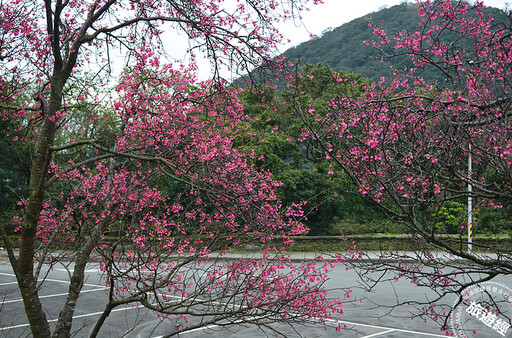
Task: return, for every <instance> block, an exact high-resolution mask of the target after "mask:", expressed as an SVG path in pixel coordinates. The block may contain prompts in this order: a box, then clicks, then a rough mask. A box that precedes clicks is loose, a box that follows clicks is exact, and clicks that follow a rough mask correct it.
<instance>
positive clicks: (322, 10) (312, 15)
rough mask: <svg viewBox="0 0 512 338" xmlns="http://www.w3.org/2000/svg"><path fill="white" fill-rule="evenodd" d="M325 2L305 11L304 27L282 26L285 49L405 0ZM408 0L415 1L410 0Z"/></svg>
mask: <svg viewBox="0 0 512 338" xmlns="http://www.w3.org/2000/svg"><path fill="white" fill-rule="evenodd" d="M324 2H325V3H324V4H323V5H317V6H312V7H311V9H310V10H309V11H307V12H303V15H302V16H303V20H302V21H303V24H304V27H297V26H295V25H294V24H293V23H291V22H288V23H287V24H286V25H284V26H283V27H281V28H280V31H281V32H282V33H283V35H284V36H285V37H288V39H290V40H292V42H291V43H290V45H289V46H286V47H284V49H283V51H284V50H286V49H288V48H289V47H291V46H294V45H297V44H299V43H301V42H304V41H307V40H308V39H309V36H310V33H312V34H315V35H320V34H321V33H322V31H323V30H325V29H326V28H329V27H333V28H336V27H339V26H341V25H343V24H344V23H346V22H349V21H352V20H354V19H357V18H360V17H362V16H364V15H366V14H368V13H371V12H376V11H378V10H379V9H381V8H383V7H391V6H394V5H398V4H400V3H402V2H403V0H359V1H358V0H355V1H354V0H324ZM408 2H413V1H411V0H409V1H408ZM507 2H512V0H487V1H486V0H484V4H485V5H486V6H492V7H496V8H500V9H505V8H506V6H507ZM306 28H307V30H306Z"/></svg>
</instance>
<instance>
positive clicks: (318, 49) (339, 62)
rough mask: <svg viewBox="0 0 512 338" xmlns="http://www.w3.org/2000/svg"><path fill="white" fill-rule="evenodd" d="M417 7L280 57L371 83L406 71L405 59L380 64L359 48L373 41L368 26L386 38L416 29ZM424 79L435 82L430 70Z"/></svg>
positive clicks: (349, 26)
mask: <svg viewBox="0 0 512 338" xmlns="http://www.w3.org/2000/svg"><path fill="white" fill-rule="evenodd" d="M418 7H419V5H418V4H417V3H402V4H400V5H396V6H393V7H390V8H385V9H382V10H379V11H377V12H373V13H370V14H367V15H365V16H363V17H361V18H358V19H355V20H352V21H350V22H348V23H345V24H343V25H342V26H340V27H337V28H334V29H327V30H325V31H324V33H323V34H322V36H320V37H313V38H311V39H310V40H309V41H307V42H304V43H301V44H300V45H298V46H295V47H292V48H290V49H288V50H286V51H285V52H284V53H283V55H284V56H285V57H286V58H287V59H292V60H299V59H300V64H301V65H304V64H308V63H309V64H317V63H323V64H326V65H329V66H331V67H332V68H333V69H334V70H345V71H349V72H352V73H359V74H361V75H363V76H364V77H366V78H372V79H375V80H378V79H380V78H381V77H383V76H384V77H389V76H390V75H391V74H392V71H391V69H390V66H391V65H393V66H394V67H395V68H397V69H403V68H404V67H410V66H411V61H410V59H409V58H407V57H402V58H396V59H394V60H393V62H392V63H391V62H390V61H386V60H384V61H383V62H381V61H380V57H378V54H377V52H376V51H375V50H373V49H372V48H371V47H369V46H366V45H364V44H363V41H365V40H372V39H373V38H374V35H373V28H370V27H369V26H368V24H369V22H372V23H373V24H374V25H375V26H378V27H379V28H382V29H384V30H385V31H386V33H387V34H388V36H393V35H394V33H395V32H398V31H400V30H403V29H407V30H413V29H415V28H416V27H418V23H419V17H418V12H417V11H418ZM485 11H486V12H487V13H489V14H491V15H492V16H493V17H494V19H495V23H496V22H508V20H509V18H508V16H507V14H506V13H505V12H504V11H502V10H499V9H496V8H492V7H487V8H486V9H485ZM421 75H422V76H423V77H425V78H426V79H431V80H432V79H438V77H439V74H437V72H436V71H435V70H434V69H425V70H423V72H422V74H421Z"/></svg>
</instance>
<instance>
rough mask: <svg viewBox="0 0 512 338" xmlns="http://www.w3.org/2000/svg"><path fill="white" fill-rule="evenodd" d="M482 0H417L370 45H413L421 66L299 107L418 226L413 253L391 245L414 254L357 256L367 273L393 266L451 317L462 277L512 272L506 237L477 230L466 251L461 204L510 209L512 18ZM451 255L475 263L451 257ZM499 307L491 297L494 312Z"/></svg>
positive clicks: (394, 211) (372, 190) (367, 188)
mask: <svg viewBox="0 0 512 338" xmlns="http://www.w3.org/2000/svg"><path fill="white" fill-rule="evenodd" d="M482 8H483V4H482V3H477V4H476V5H474V6H472V5H469V4H468V3H466V2H462V1H460V2H458V1H456V2H454V1H426V2H422V3H420V4H419V11H418V14H419V16H420V21H419V26H418V28H417V29H416V30H413V31H406V30H403V31H400V32H398V33H397V34H396V35H395V36H394V37H388V36H387V35H386V33H385V32H384V31H383V30H381V29H380V28H378V27H374V33H375V34H376V36H377V38H376V39H375V41H374V42H373V44H372V45H373V46H374V47H375V48H377V49H378V50H380V51H381V52H382V53H383V57H389V58H394V57H395V56H399V55H408V56H410V57H411V58H412V61H413V65H414V67H413V68H411V69H406V70H405V71H404V72H399V71H395V74H394V77H393V78H392V79H389V80H388V81H381V82H379V83H372V84H367V85H366V86H365V88H364V90H363V91H362V94H361V95H359V96H357V97H353V96H352V97H351V96H344V95H339V96H337V97H333V99H332V100H330V101H329V102H328V103H327V104H326V108H325V112H324V113H323V114H318V115H313V116H311V114H310V113H309V112H310V111H311V109H310V108H309V107H308V106H306V107H297V109H296V111H297V112H298V113H299V114H300V116H301V117H302V119H303V120H304V121H305V122H306V123H307V125H308V129H307V130H306V134H308V135H310V136H311V137H313V138H314V139H315V140H318V141H320V142H319V144H320V149H321V151H323V152H325V153H326V154H327V156H328V157H329V158H330V163H331V164H332V165H333V167H334V168H335V170H343V171H344V172H345V173H346V174H348V175H349V176H350V177H351V179H352V181H353V182H354V183H355V184H356V186H357V187H358V189H359V191H360V192H361V193H362V194H363V195H365V196H369V197H371V198H372V199H374V200H375V201H376V202H378V203H380V205H381V207H382V209H383V210H385V212H386V213H387V214H388V215H389V216H390V217H392V219H393V220H394V221H396V222H402V224H403V225H404V226H406V227H407V228H408V229H409V231H410V233H411V234H412V235H413V238H414V242H411V243H412V244H411V252H412V254H409V253H403V252H392V253H387V255H388V257H392V258H393V257H394V258H397V259H399V260H400V262H405V261H407V260H412V261H414V262H417V263H413V264H399V265H393V264H390V263H386V262H382V263H379V264H369V265H362V266H361V265H360V267H362V271H363V274H362V276H363V278H365V279H371V278H370V277H369V276H371V274H368V273H367V272H368V271H375V272H380V273H379V274H377V275H378V276H379V277H378V280H373V281H369V284H368V285H373V284H372V282H382V281H384V280H387V277H386V276H387V274H386V273H385V272H387V271H390V270H392V271H396V272H397V273H398V276H399V277H408V278H410V279H411V281H412V282H414V283H416V284H418V285H421V286H428V287H430V288H432V289H434V290H436V292H438V297H437V298H435V299H429V300H426V301H425V304H422V306H420V308H421V311H422V312H421V313H420V315H421V316H426V317H431V318H433V319H435V320H438V321H440V322H441V324H442V325H443V326H444V327H446V324H447V322H448V319H449V317H450V315H451V313H452V312H451V311H452V307H451V306H452V304H451V303H443V302H444V301H445V299H446V297H449V296H448V295H450V294H452V293H455V294H458V295H461V296H460V298H459V302H465V301H467V300H466V298H465V297H464V296H463V290H464V289H465V288H466V287H467V286H470V285H474V284H477V283H479V282H482V281H487V280H492V279H493V278H495V277H496V276H503V275H510V274H511V272H512V270H511V268H512V266H511V263H510V262H511V258H512V257H511V254H510V247H503V246H502V245H500V244H499V243H500V242H499V241H495V242H493V241H492V240H490V241H486V242H481V241H479V240H478V239H476V240H475V241H474V242H473V250H474V251H473V252H468V250H467V245H466V241H467V239H466V234H467V226H468V220H467V219H468V212H467V210H466V211H464V212H461V210H460V205H461V204H462V205H466V201H467V198H468V197H472V199H473V201H474V202H475V204H474V210H473V211H478V212H479V213H486V214H494V215H496V216H497V217H500V216H498V215H499V213H495V210H496V209H497V210H500V209H504V208H508V206H509V205H510V201H511V197H512V195H511V191H512V190H511V182H512V176H511V146H512V144H511V141H510V140H511V136H512V135H511V132H512V129H511V113H510V112H511V96H510V90H511V88H510V86H511V74H510V69H511V67H510V65H511V58H510V54H511V51H512V48H511V47H512V45H511V44H512V41H511V39H510V36H511V26H510V22H508V23H507V24H504V23H502V22H500V23H497V24H494V21H493V18H492V17H491V16H488V15H486V14H484V13H483V11H482ZM423 67H429V68H433V67H434V68H435V69H437V71H438V73H439V74H440V76H443V79H444V81H441V82H436V83H427V82H426V80H425V79H423V78H422V77H421V76H419V75H418V74H419V73H420V72H419V71H420V70H421V69H422V68H423ZM311 117H313V118H311ZM468 159H470V161H471V167H472V169H471V170H468V169H469V168H468ZM469 185H471V186H472V190H470V189H468V186H469ZM473 215H476V213H475V214H473ZM508 217H509V216H508ZM478 218H479V216H477V217H476V221H477V222H478ZM477 224H478V223H477ZM501 224H502V225H503V227H502V228H499V229H497V228H495V229H496V230H495V232H493V234H492V236H491V238H492V237H494V238H499V237H501V236H502V233H505V234H506V233H507V232H509V231H510V229H509V228H507V226H506V224H507V222H502V223H501ZM496 225H497V224H495V226H496ZM446 234H452V235H451V236H447V235H446ZM440 252H442V253H447V255H445V256H443V255H440V254H439V253H440ZM482 252H485V253H486V254H485V255H483V254H481V253H482ZM453 257H458V258H462V259H465V260H467V261H468V262H471V265H469V266H468V265H460V264H456V263H453V261H452V258H453ZM390 278H391V279H393V278H396V277H395V276H393V277H390ZM505 303H506V302H505ZM503 306H505V307H508V305H507V304H502V303H500V304H498V303H497V304H490V305H489V307H490V309H492V311H497V312H499V311H500V309H503ZM509 324H510V322H509Z"/></svg>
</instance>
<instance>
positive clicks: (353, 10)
mask: <svg viewBox="0 0 512 338" xmlns="http://www.w3.org/2000/svg"><path fill="white" fill-rule="evenodd" d="M404 1H405V0H324V4H322V5H316V6H313V5H311V6H310V9H309V10H308V11H303V12H302V13H301V14H302V22H292V21H287V22H285V23H283V24H282V25H281V27H278V28H279V30H280V32H281V33H282V34H283V35H284V36H285V38H288V39H289V40H291V42H290V43H289V44H287V45H284V46H283V47H282V48H281V51H282V52H284V51H285V50H287V49H288V48H290V47H292V46H295V45H298V44H300V43H301V42H304V41H307V40H309V39H310V34H313V35H321V33H322V31H324V30H325V29H326V28H329V27H332V28H336V27H339V26H341V25H343V24H344V23H347V22H349V21H352V20H354V19H357V18H360V17H362V16H364V15H366V14H368V13H371V12H376V11H378V10H380V9H381V8H383V7H391V6H395V5H398V4H400V3H402V2H404ZM508 1H511V2H512V0H508ZM407 2H414V0H408V1H407ZM484 4H485V5H486V6H492V7H496V8H500V9H505V8H508V7H510V6H508V3H507V0H484ZM182 38H183V39H184V40H183V41H176V36H174V39H173V40H174V41H173V45H174V48H172V49H173V50H171V51H169V50H168V52H169V54H170V55H171V56H172V57H175V58H177V59H180V58H182V57H183V55H184V50H186V48H187V46H188V42H187V40H186V37H184V36H183V37H182ZM178 46H179V47H178ZM176 47H178V48H176ZM180 47H181V48H180ZM197 56H198V59H197V62H198V66H199V72H198V77H199V79H201V80H204V79H207V78H209V77H210V70H209V69H210V66H209V61H207V60H204V59H199V56H200V55H197ZM184 61H186V60H184ZM226 76H228V77H229V75H226Z"/></svg>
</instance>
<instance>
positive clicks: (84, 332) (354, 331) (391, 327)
mask: <svg viewBox="0 0 512 338" xmlns="http://www.w3.org/2000/svg"><path fill="white" fill-rule="evenodd" d="M296 258H297V259H298V258H301V257H296ZM302 258H303V257H302ZM309 258H311V257H309ZM503 282H505V283H506V282H507V281H503ZM509 283H511V284H512V281H510V282H509ZM67 285H68V277H67V273H66V272H65V271H64V270H63V269H58V268H57V269H55V270H53V271H51V272H50V273H49V275H48V277H47V279H46V282H45V283H44V285H43V287H42V288H41V290H40V295H41V299H42V302H43V306H44V307H45V309H46V310H47V313H48V314H49V318H50V319H51V320H54V318H57V316H58V311H59V309H60V306H61V304H62V302H63V300H64V297H65V295H66V293H67ZM352 285H357V274H356V273H355V272H353V271H351V270H348V271H345V267H343V266H339V267H338V268H336V269H335V270H334V271H332V272H331V273H330V280H329V282H328V284H327V285H326V287H327V288H328V289H330V288H332V289H335V288H339V287H348V286H352ZM511 286H512V285H511ZM397 293H398V294H399V295H400V297H401V299H418V297H419V298H423V297H428V296H429V294H428V293H429V290H418V287H416V286H413V285H411V284H410V283H408V282H407V281H403V282H402V281H401V282H398V283H396V284H394V285H390V284H383V285H379V287H378V288H377V289H375V291H374V292H372V293H365V292H363V291H362V290H357V289H354V292H353V293H352V299H354V300H355V302H353V303H346V305H345V308H344V311H345V314H344V315H343V316H342V317H340V319H341V320H342V322H343V323H344V325H346V327H347V328H346V330H343V331H342V332H335V331H334V330H328V331H325V330H324V328H323V327H322V326H320V325H311V326H309V327H306V328H303V327H294V328H286V327H282V328H279V329H283V330H285V332H287V334H286V335H287V336H289V337H297V336H299V334H298V333H297V332H294V331H293V330H294V329H295V330H298V332H300V334H301V335H302V336H305V337H355V336H357V337H368V338H369V337H400V338H405V337H444V336H445V335H444V334H443V333H442V332H440V331H439V328H438V327H437V326H436V325H435V324H433V323H430V322H426V323H425V322H423V321H421V320H417V319H415V320H411V318H410V313H409V312H410V311H412V308H406V307H403V308H401V309H399V311H397V312H395V313H393V315H388V316H385V312H386V310H385V309H383V308H380V307H377V306H376V305H375V303H378V304H392V303H393V302H394V301H395V297H396V295H397ZM336 295H337V294H336V292H334V291H333V292H331V296H336ZM0 297H1V299H3V303H2V304H3V305H2V308H1V311H0V337H28V336H30V333H29V329H28V324H27V321H26V318H25V315H24V311H23V304H22V301H21V296H20V294H19V292H18V290H17V286H16V282H15V277H14V275H13V273H12V270H11V268H10V266H9V264H8V262H6V261H0ZM105 297H106V289H105V287H104V286H102V283H101V282H100V278H99V270H98V265H97V264H96V263H91V264H90V265H89V267H88V269H87V281H86V284H85V286H84V289H83V291H82V295H81V297H80V299H79V302H78V304H77V311H76V313H75V317H74V327H73V328H74V329H75V330H78V333H77V336H78V337H86V336H88V333H89V332H90V330H91V329H92V326H93V324H94V323H95V321H96V320H97V319H98V317H99V314H100V313H101V311H102V310H103V308H104V304H105ZM359 300H362V302H360V301H359ZM134 324H137V327H136V328H135V329H134V330H131V331H128V330H129V328H131V327H133V326H134ZM333 325H334V323H333ZM276 328H277V327H276ZM170 330H171V328H170V327H169V326H167V324H166V322H165V321H162V320H160V319H158V318H157V317H156V316H155V315H154V314H152V313H149V312H148V311H146V310H145V309H139V308H133V307H125V308H118V309H115V310H114V312H113V313H112V315H111V316H110V317H109V319H108V322H107V323H106V325H105V327H104V328H103V329H102V331H101V334H100V336H101V337H121V336H123V335H125V336H127V337H161V336H163V335H165V334H168V333H169V332H170ZM491 333H492V332H491ZM205 336H210V337H221V336H222V337H245V338H249V337H262V336H265V335H264V333H262V332H261V331H259V330H257V329H256V328H255V327H254V326H251V325H240V326H237V327H231V328H229V329H225V328H220V327H218V326H210V327H207V328H205V329H198V330H194V331H189V332H187V333H184V334H181V335H180V337H187V338H192V337H205ZM268 336H270V337H272V336H273V335H272V334H271V333H270V332H268ZM479 336H480V337H493V336H490V335H489V333H487V334H486V335H478V334H477V335H475V336H474V337H479ZM495 336H496V337H501V336H500V335H495Z"/></svg>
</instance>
